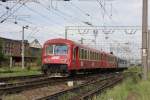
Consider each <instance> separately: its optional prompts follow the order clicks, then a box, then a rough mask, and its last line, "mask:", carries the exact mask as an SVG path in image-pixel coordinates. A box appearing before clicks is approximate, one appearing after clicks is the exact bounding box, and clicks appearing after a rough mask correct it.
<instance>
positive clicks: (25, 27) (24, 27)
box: [21, 26, 29, 69]
mask: <svg viewBox="0 0 150 100" xmlns="http://www.w3.org/2000/svg"><path fill="white" fill-rule="evenodd" d="M28 27H29V26H23V27H22V53H21V55H22V69H24V30H25V29H27V28H28Z"/></svg>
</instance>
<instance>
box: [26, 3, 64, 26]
mask: <svg viewBox="0 0 150 100" xmlns="http://www.w3.org/2000/svg"><path fill="white" fill-rule="evenodd" d="M24 6H25V7H26V8H27V9H29V10H30V11H32V12H34V13H36V14H38V15H39V16H41V17H43V18H45V19H47V20H48V21H49V20H50V19H51V18H50V17H48V16H45V15H43V14H41V13H40V12H38V11H36V10H34V9H32V8H30V7H29V6H27V5H24ZM51 22H53V23H55V24H56V25H59V26H61V25H60V23H57V22H54V20H51ZM61 27H62V26H61Z"/></svg>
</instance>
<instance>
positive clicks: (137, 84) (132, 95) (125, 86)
mask: <svg viewBox="0 0 150 100" xmlns="http://www.w3.org/2000/svg"><path fill="white" fill-rule="evenodd" d="M126 72H133V74H131V75H127V76H128V77H127V78H126V79H125V80H124V81H123V82H122V83H121V84H119V85H117V86H115V87H114V88H111V89H110V90H106V91H105V92H104V93H102V94H100V95H98V96H96V97H94V100H150V74H149V77H148V80H147V81H143V80H142V79H141V76H140V74H139V73H141V67H132V68H129V70H128V71H126ZM126 72H125V75H126V74H127V73H126ZM135 72H137V73H135Z"/></svg>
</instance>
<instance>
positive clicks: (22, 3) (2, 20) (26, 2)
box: [0, 0, 29, 23]
mask: <svg viewBox="0 0 150 100" xmlns="http://www.w3.org/2000/svg"><path fill="white" fill-rule="evenodd" d="M28 1H29V0H26V1H25V2H24V3H22V4H21V6H19V7H18V8H16V9H15V10H14V11H13V12H12V13H11V14H9V15H8V16H7V17H6V18H4V19H3V20H1V21H0V23H3V22H4V21H5V20H7V18H9V17H10V16H12V15H13V14H14V13H15V12H17V11H18V10H19V9H20V8H21V7H23V5H24V4H25V3H27V2H28Z"/></svg>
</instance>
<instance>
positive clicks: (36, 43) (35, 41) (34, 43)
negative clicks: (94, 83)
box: [30, 39, 42, 48]
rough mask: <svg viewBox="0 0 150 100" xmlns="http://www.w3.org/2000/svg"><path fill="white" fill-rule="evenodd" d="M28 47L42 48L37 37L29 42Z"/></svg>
mask: <svg viewBox="0 0 150 100" xmlns="http://www.w3.org/2000/svg"><path fill="white" fill-rule="evenodd" d="M30 47H34V48H42V46H41V44H40V42H39V41H38V40H37V39H35V40H33V41H32V42H31V43H30Z"/></svg>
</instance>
